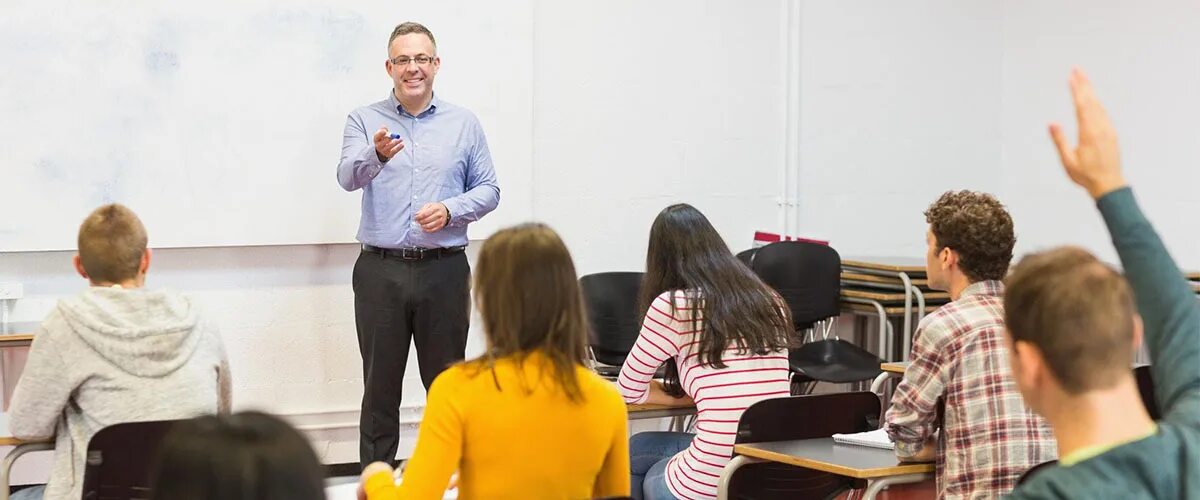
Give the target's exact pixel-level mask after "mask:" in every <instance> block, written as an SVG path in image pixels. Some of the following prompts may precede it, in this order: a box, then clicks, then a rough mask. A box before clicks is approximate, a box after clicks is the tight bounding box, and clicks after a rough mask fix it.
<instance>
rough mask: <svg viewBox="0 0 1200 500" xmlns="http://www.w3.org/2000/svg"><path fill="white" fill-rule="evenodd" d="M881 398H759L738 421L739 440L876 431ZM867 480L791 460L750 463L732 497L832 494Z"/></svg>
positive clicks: (753, 499) (760, 499) (733, 482)
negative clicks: (817, 468)
mask: <svg viewBox="0 0 1200 500" xmlns="http://www.w3.org/2000/svg"><path fill="white" fill-rule="evenodd" d="M879 412H880V409H879V396H877V395H875V394H874V393H872V392H867V391H861V392H843V393H836V394H815V395H807V396H791V397H784V398H775V399H767V400H763V401H759V402H757V403H754V404H753V405H750V407H749V408H746V411H745V412H744V413H742V418H741V419H740V420H738V430H737V437H736V438H735V442H736V443H761V442H768V441H788V440H795V439H815V438H825V437H830V436H832V435H834V434H837V433H853V432H864V431H869V430H873V429H875V428H876V427H877V425H878V422H879ZM864 486H865V482H863V481H860V480H856V479H853V478H849V477H846V476H839V475H837V474H831V473H828V472H820V471H815V470H811V469H804V468H800V467H792V466H789V465H786V464H780V463H774V462H763V463H754V464H747V465H744V466H742V467H741V468H739V469H738V470H737V472H736V473H734V475H733V477H732V478H730V481H729V498H731V499H733V498H736V499H743V500H775V499H794V498H832V497H834V496H835V495H836V494H838V493H840V492H842V491H845V490H848V489H853V488H861V487H864Z"/></svg>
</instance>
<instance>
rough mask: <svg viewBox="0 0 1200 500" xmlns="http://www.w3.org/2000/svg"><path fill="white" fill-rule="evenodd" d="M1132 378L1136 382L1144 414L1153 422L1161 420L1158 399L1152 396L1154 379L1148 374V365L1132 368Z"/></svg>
mask: <svg viewBox="0 0 1200 500" xmlns="http://www.w3.org/2000/svg"><path fill="white" fill-rule="evenodd" d="M1133 378H1134V379H1135V380H1137V385H1138V392H1139V393H1141V395H1142V404H1143V405H1145V406H1146V413H1149V414H1150V418H1152V419H1154V420H1158V419H1160V418H1162V412H1160V411H1159V410H1158V397H1157V396H1155V395H1154V378H1153V377H1152V376H1151V374H1150V365H1141V366H1137V367H1134V369H1133Z"/></svg>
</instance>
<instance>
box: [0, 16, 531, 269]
mask: <svg viewBox="0 0 1200 500" xmlns="http://www.w3.org/2000/svg"><path fill="white" fill-rule="evenodd" d="M408 20H414V21H418V22H422V23H423V24H425V25H427V26H428V27H429V28H430V29H431V30H432V31H433V33H434V36H435V37H436V38H437V40H438V51H439V55H440V56H441V57H442V60H443V64H442V69H441V71H440V72H439V74H438V79H437V82H436V84H435V91H436V92H437V93H438V95H439V96H440V97H442V98H443V99H445V100H447V101H449V102H452V103H455V104H459V105H462V106H465V107H467V108H468V109H471V110H472V111H474V112H475V113H476V114H477V115H478V116H479V119H480V121H481V122H482V124H483V128H484V130H485V132H486V133H487V135H488V141H489V144H490V146H491V150H492V156H493V158H494V161H495V164H496V169H497V175H498V177H499V180H500V186H501V204H500V208H499V209H498V210H497V211H496V212H494V213H493V214H491V215H489V216H488V217H485V218H484V219H483V220H482V221H481V222H479V223H476V224H474V225H473V227H472V231H471V236H472V237H473V238H478V237H482V236H486V234H487V233H490V232H491V231H492V230H494V229H495V228H497V227H500V226H503V225H508V224H511V223H514V222H517V221H520V220H523V219H526V218H528V217H529V215H530V213H531V212H532V208H531V201H530V195H529V191H528V188H527V186H526V185H525V184H527V182H523V181H527V180H528V178H529V175H530V172H531V169H532V167H531V157H532V152H531V148H532V86H533V85H532V80H533V46H532V43H533V29H532V24H533V6H532V0H525V1H506V2H421V3H420V4H419V5H418V4H415V3H410V2H395V1H391V2H382V1H356V2H336V1H332V0H326V1H299V2H292V1H287V2H284V1H268V0H211V1H207V2H157V1H151V0H131V1H124V2H78V1H67V0H18V1H8V2H5V3H4V5H3V6H2V7H0V61H3V62H4V76H3V78H0V132H2V135H0V137H3V144H2V146H0V185H2V186H3V191H2V193H3V194H2V195H0V251H37V250H63V249H73V248H75V236H76V231H77V230H78V226H79V223H80V222H81V221H82V220H83V218H84V217H85V216H86V215H87V214H88V213H89V212H90V211H91V210H92V209H94V208H95V207H97V206H99V205H101V204H104V203H108V202H114V201H115V202H120V203H124V204H126V205H128V206H130V207H131V208H133V209H134V210H135V211H136V212H137V213H138V214H139V215H140V216H141V218H142V220H143V222H144V223H145V224H146V226H147V229H148V231H149V233H150V244H151V246H154V247H196V246H237V245H279V244H315V243H340V242H352V241H354V237H355V233H356V230H357V227H358V219H359V204H360V202H361V191H358V192H353V193H347V192H345V191H343V190H342V189H341V187H340V186H338V184H337V180H336V177H335V174H336V169H337V164H338V160H339V158H340V148H341V137H342V129H343V127H344V125H345V121H346V115H347V114H348V113H349V112H350V111H351V110H352V109H354V108H356V107H358V106H362V105H365V104H368V103H371V102H375V101H378V100H381V99H384V98H386V96H387V93H388V92H389V91H390V88H391V85H392V83H391V80H390V79H389V78H388V76H387V74H386V72H385V70H384V60H385V59H386V57H387V52H386V49H387V39H388V36H389V35H390V33H391V30H392V28H393V27H394V26H395V25H396V24H397V23H399V22H402V21H408Z"/></svg>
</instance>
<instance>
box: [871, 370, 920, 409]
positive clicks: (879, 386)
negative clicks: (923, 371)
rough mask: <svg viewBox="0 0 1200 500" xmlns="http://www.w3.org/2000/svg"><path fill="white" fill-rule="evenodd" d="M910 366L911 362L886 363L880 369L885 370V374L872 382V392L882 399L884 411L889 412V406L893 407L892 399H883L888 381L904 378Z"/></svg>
mask: <svg viewBox="0 0 1200 500" xmlns="http://www.w3.org/2000/svg"><path fill="white" fill-rule="evenodd" d="M910 364H911V362H909V361H904V362H901V363H884V364H881V365H879V369H880V370H883V373H880V374H879V375H876V376H875V380H872V381H871V392H873V393H875V394H878V395H879V397H880V399H881V401H880V403H881V404H882V407H883V409H884V410H887V408H888V406H889V405H891V401H890V398H889V399H887V400H884V399H883V396H884V394H883V387H884V385H885V384H887V381H888V379H890V378H892V377H903V376H904V371H905V370H907V369H908V365H910Z"/></svg>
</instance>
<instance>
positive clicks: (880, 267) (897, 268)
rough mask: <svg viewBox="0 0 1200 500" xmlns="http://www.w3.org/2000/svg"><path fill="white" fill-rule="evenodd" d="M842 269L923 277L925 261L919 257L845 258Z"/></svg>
mask: <svg viewBox="0 0 1200 500" xmlns="http://www.w3.org/2000/svg"><path fill="white" fill-rule="evenodd" d="M842 267H843V268H846V267H851V268H859V269H874V270H877V271H893V272H897V273H899V272H904V273H908V274H910V275H912V274H919V275H921V276H922V277H923V276H924V275H925V259H922V258H919V257H847V258H844V259H842Z"/></svg>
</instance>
